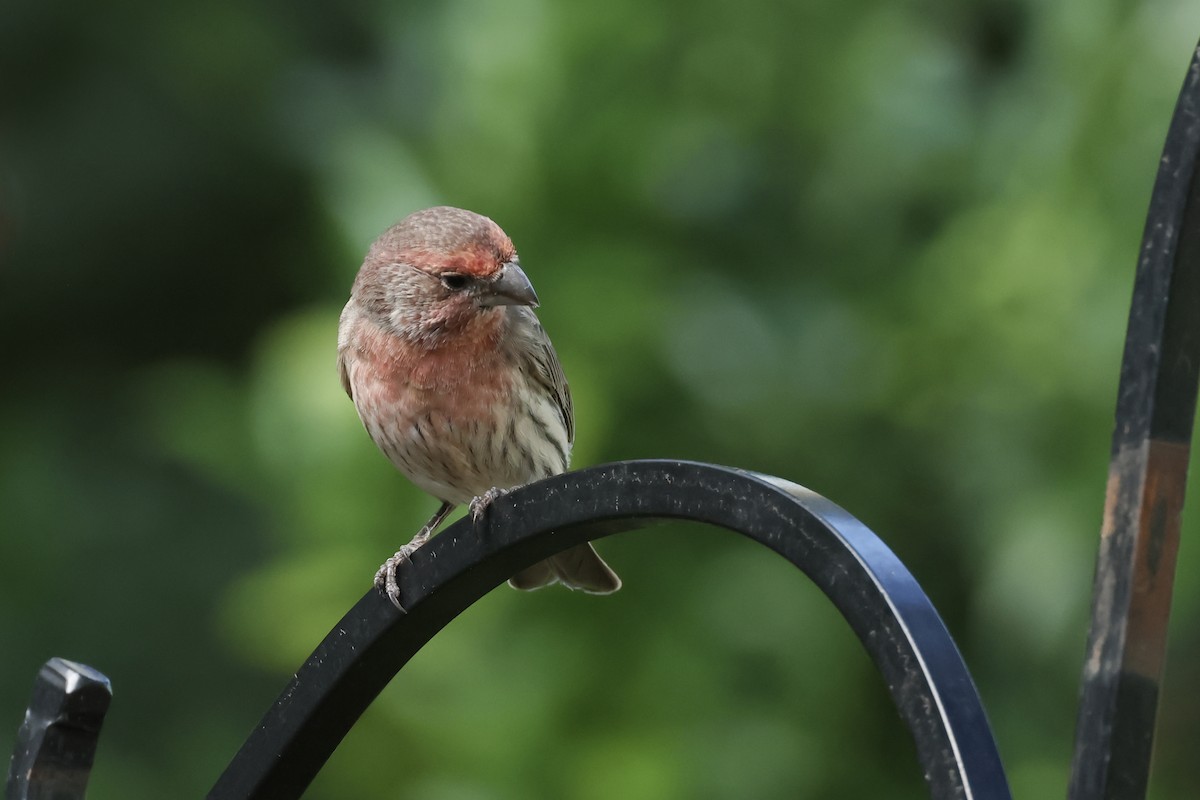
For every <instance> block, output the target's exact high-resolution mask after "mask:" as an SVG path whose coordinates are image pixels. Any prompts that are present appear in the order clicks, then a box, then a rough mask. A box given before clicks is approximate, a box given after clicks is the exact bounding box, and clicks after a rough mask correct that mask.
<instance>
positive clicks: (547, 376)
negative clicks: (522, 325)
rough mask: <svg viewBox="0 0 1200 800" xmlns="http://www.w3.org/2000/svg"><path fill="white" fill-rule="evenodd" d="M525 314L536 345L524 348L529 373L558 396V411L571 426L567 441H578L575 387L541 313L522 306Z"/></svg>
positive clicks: (564, 422)
mask: <svg viewBox="0 0 1200 800" xmlns="http://www.w3.org/2000/svg"><path fill="white" fill-rule="evenodd" d="M519 313H521V316H522V317H523V318H524V321H525V322H526V331H527V332H528V336H529V337H530V339H531V344H532V345H533V346H532V347H529V348H522V349H523V350H524V351H525V353H526V354H527V356H528V359H529V362H530V366H531V367H532V369H530V370H529V374H530V375H532V376H533V378H534V380H536V381H537V382H538V383H540V384H542V386H544V387H545V388H546V390H547V391H548V392H549V393H550V396H551V397H552V398H553V399H554V404H555V405H557V406H558V411H559V413H560V414H561V415H562V421H563V425H564V426H565V427H566V429H567V443H568V444H572V443H574V442H575V409H574V408H573V407H572V405H571V387H570V386H568V385H567V376H566V375H564V374H563V369H562V364H560V363H559V361H558V354H557V353H555V352H554V345H552V344H550V337H549V336H547V335H546V331H545V329H543V328H542V324H541V322H539V321H538V318H537V316H536V315H535V314H534V313H533V312H532V311H530V310H529V309H528V308H525V307H523V306H522V307H520V311H519Z"/></svg>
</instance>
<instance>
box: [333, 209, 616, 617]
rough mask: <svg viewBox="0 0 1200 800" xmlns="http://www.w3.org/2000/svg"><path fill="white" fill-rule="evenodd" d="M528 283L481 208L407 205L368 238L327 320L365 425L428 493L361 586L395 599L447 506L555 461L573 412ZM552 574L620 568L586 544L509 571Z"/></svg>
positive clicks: (543, 472) (568, 438)
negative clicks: (408, 536) (406, 566)
mask: <svg viewBox="0 0 1200 800" xmlns="http://www.w3.org/2000/svg"><path fill="white" fill-rule="evenodd" d="M537 305H538V300H537V295H536V294H535V293H534V291H533V285H532V284H530V282H529V278H527V277H526V276H525V273H524V272H523V271H522V270H521V267H520V265H519V263H518V260H517V254H516V251H515V250H514V248H513V244H512V242H511V241H510V240H509V238H508V236H506V235H505V234H504V231H502V230H501V229H500V226H498V225H497V224H496V223H494V222H492V221H491V220H490V219H488V218H487V217H483V216H480V215H479V214H475V213H472V212H470V211H464V210H462V209H459V208H449V207H444V206H443V207H438V208H430V209H426V210H425V211H418V212H416V213H415V214H411V215H409V216H408V217H405V218H404V219H403V220H401V221H400V222H398V223H397V224H395V225H393V226H392V227H391V228H389V229H388V230H386V231H385V232H384V233H383V235H382V236H380V237H379V238H378V239H376V240H375V242H374V244H372V245H371V249H370V250H369V251H368V252H367V257H366V259H365V260H364V261H363V265H362V268H361V269H360V270H359V272H358V277H357V278H356V279H355V281H354V288H353V289H352V291H351V293H350V302H348V303H347V304H346V308H345V310H343V311H342V318H341V323H340V325H339V326H338V371H339V372H340V373H341V378H342V387H343V388H345V390H346V393H347V394H348V395H350V399H351V400H353V401H354V407H355V408H356V409H358V416H359V418H360V419H361V420H362V423H363V426H364V427H365V428H366V429H367V433H369V434H370V435H371V438H372V439H373V440H374V441H375V444H376V445H378V446H379V449H380V450H382V451H383V453H384V455H386V456H387V457H388V458H389V459H390V460H391V462H392V463H393V464H394V465H395V466H396V468H397V469H399V470H400V472H402V473H403V474H404V475H405V477H407V478H408V479H409V480H410V481H412V482H413V483H414V484H416V485H417V486H418V487H420V488H421V489H423V490H425V491H426V492H428V493H429V494H431V495H433V496H434V497H436V498H437V499H438V500H440V501H441V502H442V504H441V507H440V508H438V510H437V511H436V512H435V513H434V515H433V516H432V517H431V518H430V519H429V522H427V523H426V524H425V526H424V527H422V528H421V530H420V531H418V532H417V535H416V536H414V537H413V539H412V541H410V542H409V543H408V544H406V545H404V546H403V547H401V548H400V549H399V550H398V551H397V552H396V554H395V555H394V556H392V557H391V558H389V559H388V560H387V561H385V562H384V564H383V566H382V567H380V568H379V572H378V573H377V574H376V575H375V585H376V586H377V587H379V588H380V589H381V590H383V591H385V592H386V593H387V596H388V597H389V598H391V600H392V602H393V603H394V604H395V605H396V606H397V608H399V607H400V599H399V598H400V589H399V586H398V585H397V583H396V568H397V566H398V565H399V564H400V563H401V562H403V561H404V560H406V559H408V557H409V556H410V555H411V554H412V553H413V551H415V550H416V549H417V548H418V547H420V546H421V545H422V544H424V543H425V542H426V541H427V540H428V539H429V537H430V535H432V534H433V532H434V530H436V529H437V527H438V525H440V524H441V523H442V521H443V520H444V519H445V518H446V516H447V515H448V514H449V513H450V511H451V510H452V509H453V508H454V506H456V505H459V504H462V503H470V509H471V514H472V517H473V518H474V519H476V520H478V519H479V516H480V514H482V513H483V511H484V509H486V507H487V505H488V503H490V502H491V501H492V500H493V499H495V497H496V496H498V494H500V493H501V492H503V491H504V490H507V489H511V488H513V487H516V486H520V485H522V484H525V483H529V482H531V481H536V480H540V479H542V478H546V477H549V476H550V475H556V474H558V473H560V472H563V471H565V470H566V469H567V464H568V462H569V459H570V455H571V443H572V442H573V441H574V438H575V422H574V415H573V412H572V409H571V393H570V391H569V390H568V388H567V381H566V378H565V377H564V376H563V372H562V367H561V366H560V365H559V363H558V356H557V355H555V353H554V348H553V347H551V345H550V340H549V339H548V338H547V337H546V333H545V331H543V330H542V326H541V324H540V323H539V322H538V318H537V316H536V315H535V314H534V313H533V310H532V309H533V308H534V307H536V306H537ZM555 582H561V583H562V584H563V585H564V586H566V587H568V588H570V589H580V590H583V591H585V592H592V593H594V594H608V593H610V592H615V591H616V590H617V589H619V588H621V580H620V579H619V578H618V577H617V576H616V573H614V572H613V571H612V570H611V569H610V568H609V567H608V565H607V564H605V563H604V561H603V560H602V559H601V558H600V556H599V555H597V554H596V551H595V550H594V549H593V548H592V546H591V545H590V544H588V543H584V544H581V545H578V546H577V547H573V548H571V549H569V550H567V551H565V552H563V553H560V554H558V555H556V556H553V557H551V558H549V559H547V560H545V561H543V562H540V563H538V564H535V565H534V566H532V567H530V568H528V569H525V570H523V571H521V572H519V573H518V574H517V575H515V576H513V577H512V578H511V579H510V580H509V584H510V585H512V586H513V587H514V588H517V589H537V588H540V587H542V586H547V585H549V584H552V583H555Z"/></svg>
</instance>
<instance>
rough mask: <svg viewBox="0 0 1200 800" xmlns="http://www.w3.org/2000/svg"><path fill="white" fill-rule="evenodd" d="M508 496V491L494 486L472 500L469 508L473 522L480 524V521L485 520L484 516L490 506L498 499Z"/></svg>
mask: <svg viewBox="0 0 1200 800" xmlns="http://www.w3.org/2000/svg"><path fill="white" fill-rule="evenodd" d="M506 494H508V489H497V488H496V487H495V486H493V487H492V488H490V489H488V490H487V491H486V492H484V493H483V494H481V495H479V496H478V497H476V498H474V499H473V500H471V505H470V506H469V508H470V509H471V521H472V522H479V520H481V519H483V515H484V514H485V513H486V512H487V510H488V506H490V505H491V504H492V503H493V502H494V501H495V500H496V498H497V497H501V496H503V495H506Z"/></svg>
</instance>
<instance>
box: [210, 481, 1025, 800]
mask: <svg viewBox="0 0 1200 800" xmlns="http://www.w3.org/2000/svg"><path fill="white" fill-rule="evenodd" d="M663 520H691V521H695V522H702V523H706V524H709V525H714V526H717V527H720V528H726V529H728V530H731V531H735V532H737V533H740V534H742V535H744V536H747V537H749V538H751V539H753V540H755V541H757V542H759V543H761V544H763V545H766V546H767V547H769V548H771V549H772V550H774V551H775V552H777V553H779V554H780V555H782V556H784V557H785V558H787V559H788V560H789V561H791V562H792V563H793V564H795V565H796V566H797V567H799V568H800V569H801V570H802V571H804V573H805V574H807V575H808V576H809V577H810V578H811V579H812V580H813V582H814V583H816V584H817V586H818V587H820V589H821V590H822V591H823V592H824V593H825V594H826V596H828V597H829V599H830V600H832V601H833V603H834V605H835V606H836V607H837V608H838V610H839V611H840V612H841V614H842V615H843V617H845V619H846V620H847V622H849V624H850V626H851V627H852V628H853V629H854V631H855V633H857V634H858V637H859V639H860V640H861V641H862V643H863V646H864V647H865V648H866V649H867V651H868V652H869V653H870V655H871V657H872V659H873V660H874V662H875V664H876V666H877V667H878V668H879V671H880V672H881V673H882V675H883V678H884V680H885V682H886V683H887V686H888V688H889V690H890V691H891V694H892V698H893V700H894V701H895V703H896V707H897V709H898V710H899V712H900V715H901V717H902V718H903V719H904V721H905V722H906V723H907V725H908V728H909V730H910V731H911V732H912V735H913V738H914V740H915V741H916V745H917V753H918V757H919V759H920V761H921V765H922V766H923V768H924V771H925V778H926V781H927V782H928V785H929V788H930V791H931V793H932V796H933V797H935V798H938V799H939V800H942V799H948V798H977V800H984V799H985V798H986V799H988V800H1007V798H1009V797H1010V794H1009V790H1008V785H1007V782H1006V779H1005V776H1004V771H1003V768H1002V766H1001V763H1000V758H999V754H998V752H997V750H996V745H995V742H994V741H993V738H992V734H991V730H990V728H989V727H988V723H987V719H986V717H985V715H984V711H983V706H982V704H981V703H980V700H979V696H978V693H977V692H976V690H975V686H974V684H973V683H972V681H971V678H970V675H969V673H968V672H967V668H966V666H965V665H964V663H963V661H962V658H961V656H960V655H959V653H958V650H957V648H956V647H955V645H954V642H953V640H952V639H951V638H950V635H949V633H947V631H946V628H945V626H944V625H943V624H942V621H941V619H940V618H939V617H938V615H937V612H936V611H935V610H934V608H933V605H932V604H931V603H930V602H929V599H928V598H927V597H926V595H925V593H924V592H923V591H922V590H921V587H920V586H919V585H918V584H917V582H916V580H915V579H914V578H913V577H912V575H911V574H910V573H909V572H908V570H907V569H905V567H904V565H903V564H901V562H900V561H899V559H897V558H896V556H895V555H894V554H893V553H892V551H891V550H890V549H888V547H887V546H886V545H885V544H884V543H883V542H882V541H881V540H880V539H879V538H878V537H877V536H875V534H873V533H872V532H871V531H870V530H868V529H867V528H866V526H864V525H863V524H862V523H861V522H859V521H858V520H856V519H855V518H854V517H852V516H851V515H850V514H848V513H847V512H846V511H844V510H842V509H841V508H839V507H838V506H836V505H835V504H833V503H832V502H830V501H829V500H826V499H825V498H823V497H821V496H820V495H817V494H815V493H813V492H810V491H808V490H807V489H803V488H801V487H799V486H796V485H795V484H792V483H789V482H787V481H782V480H780V479H777V478H771V477H768V476H763V475H757V474H753V473H749V472H744V471H741V470H735V469H729V468H726V467H718V466H713V465H710V464H698V463H693V462H685V461H626V462H620V463H616V464H608V465H604V466H599V467H593V468H590V469H585V470H582V471H579V472H572V473H568V474H565V475H560V476H557V477H554V478H551V479H549V480H545V481H541V482H539V483H537V484H534V485H531V486H527V487H524V488H522V489H518V490H515V491H513V492H511V493H509V494H507V495H505V496H503V497H501V498H500V499H498V500H496V501H495V503H494V504H493V505H492V507H491V509H490V511H489V513H488V514H487V515H486V516H485V518H484V520H482V521H481V523H479V525H478V526H475V525H474V524H473V523H472V522H471V521H470V520H461V521H459V522H458V523H456V524H455V525H452V526H450V527H449V528H448V529H447V530H446V531H445V532H443V533H442V534H441V535H439V536H437V537H436V538H435V539H433V540H432V541H431V542H430V543H429V544H428V545H426V546H424V547H422V548H421V549H420V550H418V551H417V552H416V553H415V554H414V555H413V558H412V562H411V563H410V564H407V565H405V566H404V567H402V568H401V572H400V584H401V599H402V602H403V604H404V607H405V608H406V609H408V613H407V614H404V613H400V612H398V611H397V610H396V609H395V608H394V607H393V606H392V605H391V603H390V602H388V600H387V599H386V598H385V597H384V596H383V595H382V594H380V593H379V592H377V591H375V590H374V589H372V590H370V591H368V592H367V594H366V595H365V596H364V597H363V598H362V599H361V600H360V601H359V602H358V603H357V604H356V605H355V606H354V608H352V609H351V610H350V612H349V613H348V614H346V616H345V617H344V618H343V619H342V620H341V621H340V622H339V623H338V624H337V625H336V626H335V627H334V629H333V630H332V631H331V632H330V633H329V635H328V636H327V637H326V638H325V640H324V641H323V642H322V643H321V644H320V645H319V646H318V647H317V649H316V651H315V652H314V653H313V654H312V656H311V657H309V659H308V661H306V662H305V663H304V665H303V666H301V668H300V669H299V671H297V673H296V676H295V677H294V678H293V680H292V681H291V682H290V683H289V684H288V686H287V688H286V689H284V691H283V694H281V695H280V697H279V699H278V700H277V701H276V702H275V705H274V706H273V707H272V708H271V709H270V710H269V711H268V712H267V714H266V716H265V717H264V718H263V720H262V722H261V723H260V724H259V726H258V727H257V728H256V729H255V730H254V732H253V733H252V734H251V735H250V738H249V739H248V740H247V741H246V743H245V745H244V746H243V747H242V749H241V750H240V751H239V752H238V754H237V755H236V756H235V757H234V759H233V761H232V762H231V763H230V765H229V767H228V768H227V769H226V770H225V773H224V774H223V775H222V776H221V778H220V779H219V780H218V782H217V784H216V786H214V787H213V789H212V791H211V792H210V794H209V797H210V798H220V799H221V800H233V798H273V800H278V799H279V798H289V797H298V796H300V794H301V793H302V792H303V791H304V789H305V787H307V786H308V784H309V783H310V782H311V781H312V779H313V778H314V777H315V776H316V774H317V772H318V771H319V770H320V768H321V766H322V765H323V764H324V763H325V761H326V760H327V759H328V758H329V756H330V754H331V753H332V752H333V750H334V748H335V747H336V746H337V745H338V743H339V742H340V741H341V740H342V738H343V737H344V736H345V735H346V733H347V732H348V731H349V730H350V728H351V727H352V726H353V725H354V723H355V722H356V721H357V720H358V718H359V716H360V715H361V714H362V713H363V711H365V710H366V708H367V706H368V705H369V704H370V703H371V701H372V700H373V699H374V698H375V697H376V695H378V694H379V692H380V691H382V689H383V688H384V686H386V685H387V683H388V682H389V681H390V680H391V679H392V677H393V676H395V675H396V673H397V672H398V671H399V670H400V669H401V668H402V667H403V666H404V664H405V663H406V662H407V661H408V660H409V659H410V658H411V657H412V656H413V655H414V654H415V653H416V652H417V651H418V650H419V649H420V648H421V647H422V646H423V645H424V644H425V643H426V642H428V641H429V640H430V639H432V638H433V637H434V636H435V635H436V634H437V633H438V631H440V630H441V629H442V628H443V627H444V626H445V625H446V624H447V623H449V622H450V621H451V620H452V619H453V618H454V617H455V616H457V615H458V614H459V613H461V612H462V611H463V610H465V609H466V608H467V607H469V606H470V605H471V604H472V603H474V602H475V601H476V600H478V599H479V598H480V597H482V596H483V595H484V594H486V593H487V592H489V591H491V590H492V589H493V588H494V587H496V586H498V585H499V584H501V583H503V582H504V581H505V580H506V579H507V578H508V576H510V575H512V574H514V573H515V572H517V571H518V570H520V569H522V568H524V567H527V566H529V565H531V564H533V563H535V562H537V561H540V560H541V559H543V558H546V557H547V556H549V555H552V554H554V553H556V552H559V551H561V550H563V549H565V548H567V547H570V546H572V545H575V544H579V543H580V542H583V541H585V540H589V539H597V538H600V537H603V536H607V535H610V534H613V533H617V532H620V531H628V530H633V529H636V528H642V527H645V526H647V525H649V524H650V523H653V522H656V521H663Z"/></svg>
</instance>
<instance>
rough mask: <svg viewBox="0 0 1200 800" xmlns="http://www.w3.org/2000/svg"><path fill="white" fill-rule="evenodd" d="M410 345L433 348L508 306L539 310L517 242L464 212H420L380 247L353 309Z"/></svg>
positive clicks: (366, 266) (366, 267)
mask: <svg viewBox="0 0 1200 800" xmlns="http://www.w3.org/2000/svg"><path fill="white" fill-rule="evenodd" d="M355 301H357V304H358V306H359V309H360V310H361V311H362V312H363V313H365V314H366V315H367V316H368V317H370V318H371V319H373V320H374V321H375V322H377V323H379V324H381V325H384V326H386V327H387V328H389V329H390V330H391V331H392V332H393V333H395V334H397V335H400V336H403V337H404V338H407V339H412V340H420V341H424V342H432V343H435V342H436V341H437V340H438V339H439V338H441V337H443V336H446V335H452V334H453V333H455V332H457V331H461V330H462V329H464V328H466V327H467V326H468V325H470V324H471V323H472V322H474V321H477V320H480V319H484V318H486V317H488V316H489V315H491V316H494V315H495V314H496V313H497V312H498V311H499V310H500V309H501V308H502V307H503V306H530V307H536V306H537V304H538V299H537V294H536V293H535V292H534V291H533V284H531V283H530V282H529V278H528V277H526V275H525V273H524V272H523V271H522V270H521V266H520V263H519V262H518V260H517V253H516V250H515V248H514V247H513V243H512V241H511V240H510V239H509V238H508V236H506V235H505V233H504V231H503V230H501V229H500V226H499V225H497V224H496V223H495V222H492V221H491V220H490V219H488V218H487V217H485V216H482V215H480V214H476V213H474V212H471V211H464V210H463V209H461V208H451V207H449V206H438V207H436V208H428V209H425V210H424V211H417V212H416V213H413V214H410V215H408V216H407V217H405V218H404V219H402V220H401V221H400V222H398V223H396V224H395V225H393V226H392V227H391V228H388V229H387V230H386V231H385V232H384V233H383V235H382V236H380V237H379V238H378V239H376V240H375V242H374V244H372V245H371V249H370V251H369V252H368V253H367V257H366V260H365V261H364V262H363V266H362V269H361V270H360V271H359V273H358V278H357V279H356V280H355V282H354V289H353V292H352V296H351V302H352V303H354V302H355Z"/></svg>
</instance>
